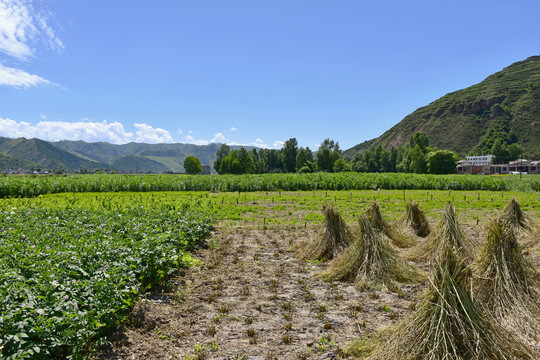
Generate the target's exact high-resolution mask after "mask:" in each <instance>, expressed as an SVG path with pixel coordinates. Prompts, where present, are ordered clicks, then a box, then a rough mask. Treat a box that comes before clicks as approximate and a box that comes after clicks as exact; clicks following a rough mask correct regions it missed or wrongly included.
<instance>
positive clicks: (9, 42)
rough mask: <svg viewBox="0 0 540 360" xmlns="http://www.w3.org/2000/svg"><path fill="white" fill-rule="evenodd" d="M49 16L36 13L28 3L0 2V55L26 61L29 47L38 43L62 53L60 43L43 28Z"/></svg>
mask: <svg viewBox="0 0 540 360" xmlns="http://www.w3.org/2000/svg"><path fill="white" fill-rule="evenodd" d="M38 5H39V4H38ZM51 16H52V15H51V13H50V12H44V11H39V10H38V9H36V8H35V7H34V6H33V1H32V0H0V51H1V52H3V53H5V54H7V55H9V56H11V57H14V58H16V59H19V60H27V59H28V58H30V57H33V56H34V53H35V49H34V48H33V47H32V45H35V44H37V43H39V42H44V43H46V44H47V45H48V46H49V47H50V48H52V49H62V48H63V47H64V45H63V44H62V41H60V39H59V38H58V37H57V36H56V35H55V33H54V31H53V30H52V28H51V27H50V26H49V25H48V24H47V20H48V19H49V18H50V17H51Z"/></svg>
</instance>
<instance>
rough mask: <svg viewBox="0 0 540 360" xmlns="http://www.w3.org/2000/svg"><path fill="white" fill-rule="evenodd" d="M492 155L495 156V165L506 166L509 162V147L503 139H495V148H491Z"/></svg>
mask: <svg viewBox="0 0 540 360" xmlns="http://www.w3.org/2000/svg"><path fill="white" fill-rule="evenodd" d="M491 154H492V155H493V156H495V158H494V159H493V163H494V164H504V163H506V162H508V159H509V158H510V156H509V154H508V147H507V146H506V143H505V142H504V141H502V140H501V139H495V140H494V141H493V146H492V147H491Z"/></svg>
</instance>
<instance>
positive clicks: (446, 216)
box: [409, 203, 474, 261]
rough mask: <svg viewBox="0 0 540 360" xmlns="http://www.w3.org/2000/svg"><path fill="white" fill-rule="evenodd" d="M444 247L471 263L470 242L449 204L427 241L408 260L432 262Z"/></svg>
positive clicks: (472, 251)
mask: <svg viewBox="0 0 540 360" xmlns="http://www.w3.org/2000/svg"><path fill="white" fill-rule="evenodd" d="M446 247H450V248H451V249H453V250H454V251H456V253H457V254H458V256H460V257H462V258H464V259H467V260H469V261H472V259H473V257H474V255H473V254H474V247H473V243H472V241H471V240H470V239H469V238H468V237H467V236H466V235H465V232H464V231H463V229H462V228H461V225H460V224H459V222H458V220H457V216H456V211H455V209H454V206H453V205H452V204H451V203H448V205H446V206H445V208H444V210H443V216H442V218H441V221H440V222H439V224H438V225H437V227H436V228H435V231H433V232H431V234H430V235H429V237H428V238H427V241H426V242H424V243H422V244H421V245H420V247H419V248H416V249H414V250H413V252H411V253H410V255H409V256H410V258H412V259H417V260H420V259H421V260H433V259H434V258H435V257H436V256H437V255H438V254H441V253H442V252H443V251H444V249H445V248H446Z"/></svg>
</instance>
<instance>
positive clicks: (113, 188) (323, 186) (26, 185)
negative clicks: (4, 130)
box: [0, 173, 538, 198]
mask: <svg viewBox="0 0 540 360" xmlns="http://www.w3.org/2000/svg"><path fill="white" fill-rule="evenodd" d="M532 186H538V182H537V181H536V178H535V175H528V176H523V179H522V180H521V181H520V179H519V177H518V178H516V177H512V176H474V175H445V176H442V175H427V174H401V173H386V174H379V173H339V174H329V173H315V174H260V175H242V176H236V175H219V176H218V175H210V176H207V175H195V176H178V175H167V174H159V175H158V174H156V175H112V174H102V175H70V176H45V177H41V176H35V177H34V176H6V177H0V198H6V197H36V196H38V195H42V194H53V193H62V192H71V193H79V192H120V191H139V192H147V191H211V192H228V191H231V192H235V191H242V192H249V191H277V190H284V191H287V190H288V191H298V190H303V191H306V190H374V189H375V190H376V189H388V190H391V189H427V190H430V189H433V190H448V189H452V190H495V191H496V190H499V191H500V190H510V189H519V190H521V191H532V190H533V189H532Z"/></svg>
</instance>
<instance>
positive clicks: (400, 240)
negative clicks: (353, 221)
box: [366, 201, 414, 248]
mask: <svg viewBox="0 0 540 360" xmlns="http://www.w3.org/2000/svg"><path fill="white" fill-rule="evenodd" d="M366 216H367V218H368V219H369V221H370V222H371V225H373V228H375V230H377V231H380V232H382V233H383V234H384V235H386V236H387V237H388V238H389V239H390V240H391V241H392V243H393V244H394V245H395V246H397V247H400V248H404V247H410V246H412V245H414V239H412V238H410V237H407V235H406V234H405V233H404V232H403V231H400V230H399V228H397V227H395V226H392V225H390V224H389V223H388V222H387V221H386V220H384V217H383V214H382V212H381V206H380V205H379V203H378V202H377V201H374V202H373V204H371V206H370V207H369V208H368V209H367V211H366Z"/></svg>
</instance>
